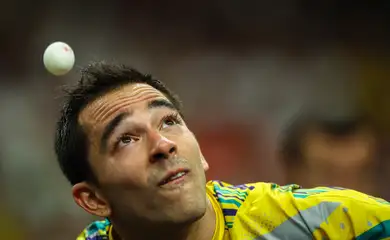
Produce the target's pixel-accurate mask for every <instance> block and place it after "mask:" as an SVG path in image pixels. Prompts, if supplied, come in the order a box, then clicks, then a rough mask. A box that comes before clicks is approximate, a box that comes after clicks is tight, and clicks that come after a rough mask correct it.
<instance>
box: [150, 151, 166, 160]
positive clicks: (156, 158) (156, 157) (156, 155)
mask: <svg viewBox="0 0 390 240" xmlns="http://www.w3.org/2000/svg"><path fill="white" fill-rule="evenodd" d="M153 158H154V159H155V160H156V161H158V160H162V159H166V158H167V156H166V155H165V154H164V153H156V154H154V155H153Z"/></svg>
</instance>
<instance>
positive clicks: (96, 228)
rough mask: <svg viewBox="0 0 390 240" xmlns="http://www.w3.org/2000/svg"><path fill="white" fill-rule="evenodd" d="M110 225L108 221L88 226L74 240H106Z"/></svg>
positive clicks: (96, 222)
mask: <svg viewBox="0 0 390 240" xmlns="http://www.w3.org/2000/svg"><path fill="white" fill-rule="evenodd" d="M110 228H111V223H110V221H109V220H108V219H105V220H102V221H95V222H93V223H91V224H89V225H88V226H87V227H86V228H85V229H84V230H83V231H82V232H81V234H80V235H79V236H78V237H77V238H76V240H108V239H109V232H110Z"/></svg>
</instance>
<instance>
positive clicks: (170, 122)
mask: <svg viewBox="0 0 390 240" xmlns="http://www.w3.org/2000/svg"><path fill="white" fill-rule="evenodd" d="M181 123H182V121H181V119H180V118H179V115H178V114H177V113H175V114H169V115H167V116H165V117H163V119H162V124H161V128H167V127H171V126H174V125H177V124H181Z"/></svg>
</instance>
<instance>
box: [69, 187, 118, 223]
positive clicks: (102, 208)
mask: <svg viewBox="0 0 390 240" xmlns="http://www.w3.org/2000/svg"><path fill="white" fill-rule="evenodd" d="M72 194H73V199H74V201H75V202H76V203H77V205H79V206H80V207H81V208H82V209H84V210H85V211H86V212H88V213H90V214H92V215H95V216H98V217H103V218H106V217H109V216H110V215H111V208H110V206H109V204H108V202H107V201H106V200H105V199H104V197H103V196H102V195H101V194H100V193H99V192H98V190H97V188H96V187H94V186H92V185H91V184H89V183H86V182H81V183H77V184H75V185H74V186H73V187H72Z"/></svg>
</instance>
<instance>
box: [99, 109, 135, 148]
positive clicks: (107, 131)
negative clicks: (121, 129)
mask: <svg viewBox="0 0 390 240" xmlns="http://www.w3.org/2000/svg"><path fill="white" fill-rule="evenodd" d="M131 114H132V113H130V112H122V113H120V114H118V115H117V116H116V117H115V118H113V119H112V120H111V121H110V122H109V123H108V124H107V126H106V127H105V128H104V130H103V135H102V138H101V139H100V148H101V150H102V151H106V150H107V145H108V139H109V138H110V137H111V135H112V134H113V133H114V131H115V129H116V128H117V127H118V126H119V125H120V123H121V122H122V121H123V120H124V119H125V118H127V117H128V116H130V115H131Z"/></svg>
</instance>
